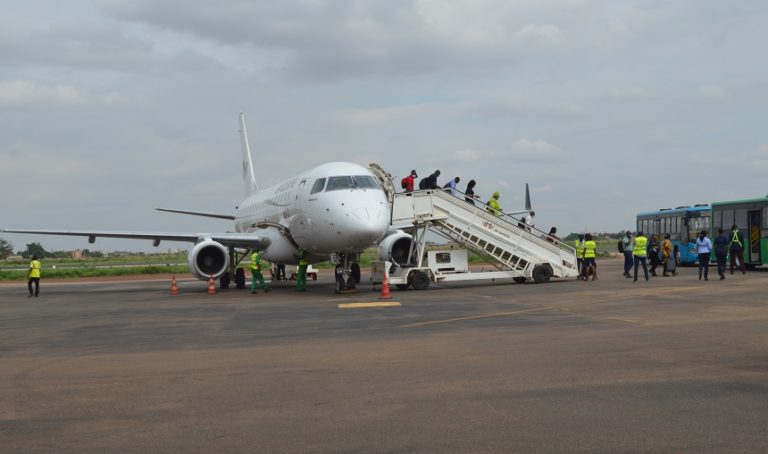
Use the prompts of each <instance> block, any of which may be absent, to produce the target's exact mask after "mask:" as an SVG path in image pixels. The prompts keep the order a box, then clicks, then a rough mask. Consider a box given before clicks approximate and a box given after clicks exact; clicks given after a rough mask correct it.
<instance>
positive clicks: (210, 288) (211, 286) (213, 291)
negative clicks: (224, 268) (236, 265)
mask: <svg viewBox="0 0 768 454" xmlns="http://www.w3.org/2000/svg"><path fill="white" fill-rule="evenodd" d="M208 294H209V295H215V294H216V283H215V282H213V274H211V278H210V279H208Z"/></svg>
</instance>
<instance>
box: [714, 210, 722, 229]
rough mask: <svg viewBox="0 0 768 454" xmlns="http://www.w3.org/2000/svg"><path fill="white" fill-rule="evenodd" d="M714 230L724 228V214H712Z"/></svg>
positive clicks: (716, 212) (717, 212)
mask: <svg viewBox="0 0 768 454" xmlns="http://www.w3.org/2000/svg"><path fill="white" fill-rule="evenodd" d="M712 216H713V217H712V228H713V229H719V228H721V227H722V226H723V213H721V212H719V211H715V212H714V213H712Z"/></svg>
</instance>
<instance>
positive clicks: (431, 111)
mask: <svg viewBox="0 0 768 454" xmlns="http://www.w3.org/2000/svg"><path fill="white" fill-rule="evenodd" d="M465 107H466V106H465V105H462V104H441V103H424V104H413V105H408V106H397V107H383V108H376V109H345V110H342V111H340V112H338V113H337V115H336V118H337V120H338V121H339V122H341V123H344V124H347V125H350V126H379V125H382V124H386V123H396V122H409V121H414V120H418V121H422V122H424V121H428V120H433V119H435V118H441V117H446V116H451V115H456V114H459V113H461V112H462V111H463V110H464V109H465Z"/></svg>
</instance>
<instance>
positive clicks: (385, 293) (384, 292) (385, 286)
mask: <svg viewBox="0 0 768 454" xmlns="http://www.w3.org/2000/svg"><path fill="white" fill-rule="evenodd" d="M379 299H380V300H389V299H392V295H390V294H389V279H387V273H384V282H383V283H382V284H381V296H379Z"/></svg>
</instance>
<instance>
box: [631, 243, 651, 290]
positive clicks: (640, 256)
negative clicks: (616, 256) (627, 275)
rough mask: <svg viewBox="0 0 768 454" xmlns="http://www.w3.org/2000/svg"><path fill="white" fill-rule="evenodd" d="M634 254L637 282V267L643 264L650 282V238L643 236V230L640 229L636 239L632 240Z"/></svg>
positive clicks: (646, 278) (646, 277) (646, 280)
mask: <svg viewBox="0 0 768 454" xmlns="http://www.w3.org/2000/svg"><path fill="white" fill-rule="evenodd" d="M632 255H634V260H635V280H634V282H637V267H638V266H639V265H640V264H641V263H642V264H643V273H645V282H648V279H649V277H648V238H646V237H645V236H643V231H642V230H638V231H637V235H636V236H635V239H634V240H633V241H632Z"/></svg>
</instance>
